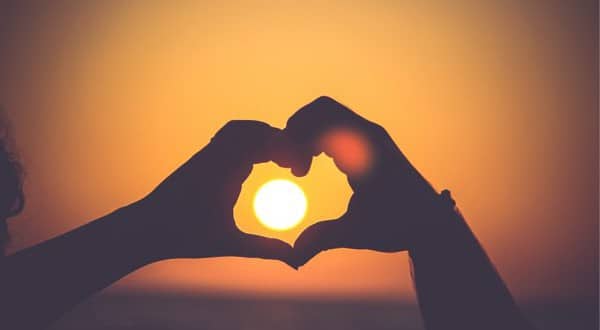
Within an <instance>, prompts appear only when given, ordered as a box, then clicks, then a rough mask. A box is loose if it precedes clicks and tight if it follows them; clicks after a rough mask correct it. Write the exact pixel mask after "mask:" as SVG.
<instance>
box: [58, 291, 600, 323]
mask: <svg viewBox="0 0 600 330" xmlns="http://www.w3.org/2000/svg"><path fill="white" fill-rule="evenodd" d="M522 307H523V309H524V310H525V313H526V314H527V316H528V317H529V318H530V320H532V321H533V322H534V324H535V325H536V326H537V327H538V329H540V330H555V329H556V330H558V329H561V330H563V329H565V330H566V329H568V330H597V329H598V304H597V300H596V299H590V300H587V301H581V302H569V303H567V302H563V303H554V304H539V303H538V304H530V305H527V306H522ZM75 329H77V330H81V329H87V330H96V329H98V330H99V329H106V330H124V329H129V330H138V329H139V330H142V329H144V330H154V329H167V330H168V329H172V330H188V329H203V330H213V329H220V330H233V329H235V330H254V329H256V330H263V329H273V330H300V329H311V330H318V329H327V330H338V329H340V330H341V329H347V330H353V329H368V330H384V329H401V330H422V329H423V326H422V323H421V319H420V316H419V311H418V309H417V307H416V306H415V305H411V304H406V303H402V302H398V301H365V302H361V301H344V300H327V301H319V300H291V299H250V298H248V299H246V298H244V299H233V298H215V297H202V296H159V295H144V296H142V295H108V294H104V295H99V296H96V297H94V298H92V299H90V300H88V301H87V302H85V303H83V304H81V305H80V306H78V307H77V308H76V309H75V310H73V311H72V312H71V313H69V314H67V315H65V317H63V319H62V320H60V321H59V322H58V323H57V324H55V326H54V327H52V330H75Z"/></svg>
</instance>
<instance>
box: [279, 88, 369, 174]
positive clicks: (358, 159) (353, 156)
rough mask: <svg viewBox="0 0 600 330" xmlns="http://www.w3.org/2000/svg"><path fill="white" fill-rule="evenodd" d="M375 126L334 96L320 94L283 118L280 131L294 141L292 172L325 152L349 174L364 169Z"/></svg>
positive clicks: (304, 168) (298, 171)
mask: <svg viewBox="0 0 600 330" xmlns="http://www.w3.org/2000/svg"><path fill="white" fill-rule="evenodd" d="M377 127H378V126H377V125H376V124H374V123H372V122H370V121H368V120H366V119H365V118H363V117H361V116H359V115H358V114H356V113H355V112H353V111H352V110H350V109H349V108H348V107H346V106H344V105H342V104H341V103H339V102H337V101H336V100H334V99H332V98H330V97H327V96H321V97H319V98H317V99H315V100H314V101H312V102H311V103H309V104H307V105H305V106H304V107H302V108H301V109H300V110H298V111H297V112H296V113H295V114H294V115H292V117H290V119H289V120H288V122H287V125H286V127H285V129H284V134H285V135H286V136H288V137H289V139H290V141H291V143H293V144H295V145H296V150H297V152H298V154H299V156H298V157H299V159H298V164H297V165H295V166H293V167H292V171H293V172H294V174H295V175H298V176H302V175H305V174H306V173H307V172H308V170H309V169H310V164H311V160H312V156H314V155H318V154H319V153H321V152H325V153H326V154H328V155H329V156H331V157H333V159H334V161H335V162H336V165H337V166H338V167H339V168H340V169H341V170H342V172H344V173H346V174H347V175H349V176H356V175H358V174H361V173H362V172H364V171H365V170H366V167H368V166H366V165H368V164H369V163H370V161H372V160H373V156H374V155H373V153H374V151H375V150H374V149H375V148H374V147H375V146H374V145H373V143H372V141H374V140H376V139H375V138H374V135H375V131H376V130H375V129H376V128H377Z"/></svg>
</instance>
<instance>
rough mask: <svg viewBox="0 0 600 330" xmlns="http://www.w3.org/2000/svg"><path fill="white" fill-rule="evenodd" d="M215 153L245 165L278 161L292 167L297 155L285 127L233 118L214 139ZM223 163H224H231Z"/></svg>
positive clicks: (233, 163) (239, 164)
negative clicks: (284, 129) (280, 127)
mask: <svg viewBox="0 0 600 330" xmlns="http://www.w3.org/2000/svg"><path fill="white" fill-rule="evenodd" d="M210 146H211V149H212V150H213V153H216V154H218V155H219V157H220V158H221V159H223V160H228V161H229V162H227V164H229V165H234V166H236V165H237V166H239V167H243V166H244V165H245V166H249V165H252V164H256V163H263V162H267V161H271V160H272V161H274V162H275V163H277V164H278V165H279V166H283V167H291V166H292V165H293V164H295V163H296V161H295V159H296V158H297V156H296V155H295V153H294V146H293V145H291V143H290V142H289V138H288V137H286V136H285V135H284V134H283V132H282V130H280V129H278V128H275V127H272V126H270V125H268V124H266V123H264V122H260V121H255V120H233V121H230V122H228V123H227V124H225V126H223V127H222V128H221V129H220V130H219V131H218V132H217V134H216V135H215V136H214V137H213V139H212V140H211V143H210ZM227 164H223V165H227Z"/></svg>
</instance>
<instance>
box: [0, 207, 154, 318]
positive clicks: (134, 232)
mask: <svg viewBox="0 0 600 330" xmlns="http://www.w3.org/2000/svg"><path fill="white" fill-rule="evenodd" d="M137 213H138V212H137V211H136V206H135V205H132V206H128V207H125V208H122V209H119V210H117V211H115V212H113V213H111V214H109V215H107V216H104V217H102V218H100V219H98V220H95V221H93V222H91V223H89V224H87V225H84V226H82V227H80V228H78V229H76V230H73V231H71V232H68V233H66V234H64V235H61V236H59V237H56V238H54V239H51V240H49V241H46V242H44V243H42V244H39V245H37V246H34V247H31V248H28V249H25V250H22V251H19V252H17V253H15V254H13V255H10V256H8V257H6V258H4V259H5V260H3V261H2V264H0V292H1V295H0V313H1V314H0V315H1V317H0V319H1V320H2V324H4V325H6V326H7V327H8V328H11V329H40V328H44V327H45V326H47V325H48V324H50V323H51V322H53V321H55V320H56V319H57V318H58V317H60V316H61V315H62V314H63V313H64V312H65V311H67V310H69V309H71V308H72V307H73V306H74V305H75V304H77V303H79V302H80V301H81V300H83V299H84V298H86V297H88V296H90V295H91V294H93V293H95V292H97V291H100V290H101V289H103V288H105V287H107V286H109V285H110V284H111V283H113V282H115V281H117V280H118V279H120V278H122V277H123V276H125V275H127V274H128V273H130V272H133V271H134V270H136V269H138V268H140V267H142V266H144V265H146V264H148V263H150V262H153V261H157V260H158V259H159V258H158V255H157V253H155V252H156V251H153V249H155V243H156V242H153V241H151V240H150V236H149V235H147V233H144V231H143V230H141V229H143V228H144V227H143V221H142V220H144V219H143V218H142V217H141V214H137Z"/></svg>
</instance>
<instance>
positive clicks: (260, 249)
mask: <svg viewBox="0 0 600 330" xmlns="http://www.w3.org/2000/svg"><path fill="white" fill-rule="evenodd" d="M239 242H240V243H239V248H238V251H237V254H238V256H240V257H248V258H261V259H273V260H280V261H282V262H284V263H285V264H287V265H289V266H290V267H292V268H294V269H296V268H297V267H295V266H294V264H293V263H292V254H293V250H292V247H291V246H290V245H289V244H288V243H286V242H284V241H281V240H278V239H275V238H267V237H263V236H258V235H252V234H243V235H242V237H241V238H240V240H239Z"/></svg>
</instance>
